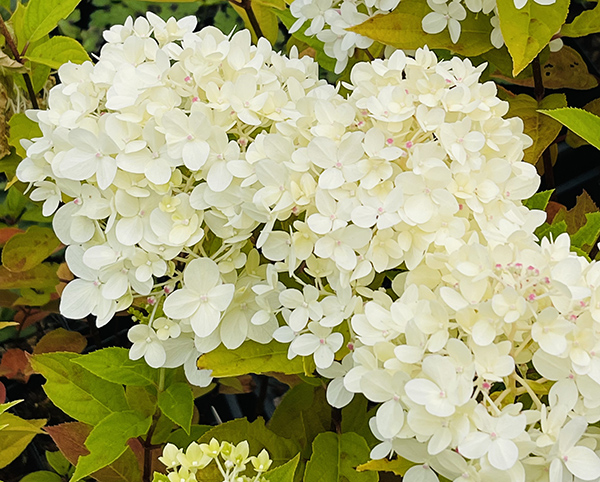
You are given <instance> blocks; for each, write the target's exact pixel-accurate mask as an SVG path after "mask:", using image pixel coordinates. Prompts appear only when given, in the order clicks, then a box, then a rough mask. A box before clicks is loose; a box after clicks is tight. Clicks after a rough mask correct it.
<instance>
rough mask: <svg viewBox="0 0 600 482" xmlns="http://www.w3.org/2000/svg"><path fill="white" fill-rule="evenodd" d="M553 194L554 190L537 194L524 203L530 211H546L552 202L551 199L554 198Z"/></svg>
mask: <svg viewBox="0 0 600 482" xmlns="http://www.w3.org/2000/svg"><path fill="white" fill-rule="evenodd" d="M553 192H554V189H550V190H549V191H541V192H538V193H535V194H534V195H533V196H531V197H530V198H529V199H526V200H525V201H523V205H524V206H526V207H527V208H529V209H538V210H540V211H544V210H545V209H546V206H547V205H548V203H549V202H550V198H551V197H552V193H553Z"/></svg>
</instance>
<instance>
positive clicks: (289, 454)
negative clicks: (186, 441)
mask: <svg viewBox="0 0 600 482" xmlns="http://www.w3.org/2000/svg"><path fill="white" fill-rule="evenodd" d="M212 438H216V439H217V440H219V441H224V440H226V441H228V442H231V443H233V444H238V443H240V442H241V441H243V440H247V441H248V444H249V445H250V453H251V454H258V453H260V451H261V450H262V449H266V450H267V452H269V455H270V456H271V460H273V468H275V467H278V466H280V465H283V464H285V463H286V462H287V461H288V460H290V459H292V458H293V457H294V456H295V455H296V454H297V453H298V447H297V446H296V444H294V442H292V441H291V440H288V439H286V438H284V437H280V436H279V435H277V434H275V433H273V432H272V431H271V430H269V429H267V428H266V427H265V421H264V420H263V419H262V418H258V419H257V420H255V421H254V422H252V423H250V422H248V420H247V419H245V418H237V419H235V420H231V421H230V422H225V423H223V424H221V425H217V426H216V427H214V428H213V429H211V430H209V431H208V432H206V433H205V434H204V435H202V437H200V440H199V443H208V442H210V440H211V439H212Z"/></svg>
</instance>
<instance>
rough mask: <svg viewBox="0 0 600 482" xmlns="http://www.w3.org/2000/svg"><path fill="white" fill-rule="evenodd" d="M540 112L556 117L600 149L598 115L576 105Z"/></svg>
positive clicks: (599, 120)
mask: <svg viewBox="0 0 600 482" xmlns="http://www.w3.org/2000/svg"><path fill="white" fill-rule="evenodd" d="M540 112H542V113H544V114H546V115H548V116H550V117H552V118H553V119H556V120H557V121H558V122H560V123H561V124H563V125H565V126H567V127H568V128H569V129H570V130H572V131H573V132H574V133H575V134H577V135H578V136H579V137H582V138H583V139H585V140H586V141H587V142H589V143H590V144H591V145H592V146H594V147H595V148H596V149H600V117H598V116H597V115H595V114H592V113H591V112H588V111H586V110H583V109H576V108H574V107H566V108H564V109H554V110H540Z"/></svg>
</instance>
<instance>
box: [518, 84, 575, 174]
mask: <svg viewBox="0 0 600 482" xmlns="http://www.w3.org/2000/svg"><path fill="white" fill-rule="evenodd" d="M507 100H508V102H509V104H510V108H509V110H508V114H507V115H506V117H520V118H521V119H522V120H523V124H524V132H525V134H527V135H528V136H529V137H531V139H532V140H533V145H532V146H531V147H528V148H527V149H525V153H524V158H523V160H524V161H526V162H529V163H530V164H536V163H537V162H538V160H539V159H540V156H541V155H542V153H543V152H544V151H545V150H546V149H547V148H548V146H550V144H552V142H553V141H554V140H555V139H556V136H558V133H559V132H560V130H561V129H562V125H561V124H560V122H557V121H554V119H550V120H551V121H552V122H548V119H549V118H548V116H546V115H544V114H541V113H539V112H537V110H538V109H555V108H559V107H564V106H566V105H567V98H566V96H565V95H564V94H552V95H549V96H547V97H545V98H544V99H543V100H542V101H541V102H540V103H539V104H538V102H537V101H536V100H535V99H534V98H533V97H530V96H528V95H526V94H519V95H517V96H514V97H509V98H508V99H507Z"/></svg>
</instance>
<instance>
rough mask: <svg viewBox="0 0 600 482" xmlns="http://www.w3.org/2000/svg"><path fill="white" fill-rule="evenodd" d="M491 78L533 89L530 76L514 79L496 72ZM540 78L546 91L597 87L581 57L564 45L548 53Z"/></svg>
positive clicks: (531, 76)
mask: <svg viewBox="0 0 600 482" xmlns="http://www.w3.org/2000/svg"><path fill="white" fill-rule="evenodd" d="M492 77H494V78H496V79H500V80H504V81H506V82H509V83H511V84H515V85H522V86H523V87H533V75H532V74H531V75H530V76H529V77H526V78H519V79H515V78H512V77H508V76H506V75H503V74H501V73H500V72H499V71H496V72H494V73H493V74H492ZM542 78H543V79H544V87H546V88H547V89H565V88H567V89H576V90H588V89H593V88H594V87H596V86H597V85H598V81H597V80H596V78H595V77H594V76H593V75H592V74H590V73H589V71H588V69H587V65H586V63H585V61H584V60H583V59H582V58H581V55H579V53H578V52H577V51H576V50H574V49H572V48H571V47H568V46H566V45H565V46H563V48H562V49H560V50H559V51H558V52H551V53H550V56H549V57H548V61H547V62H544V64H543V65H542Z"/></svg>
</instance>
